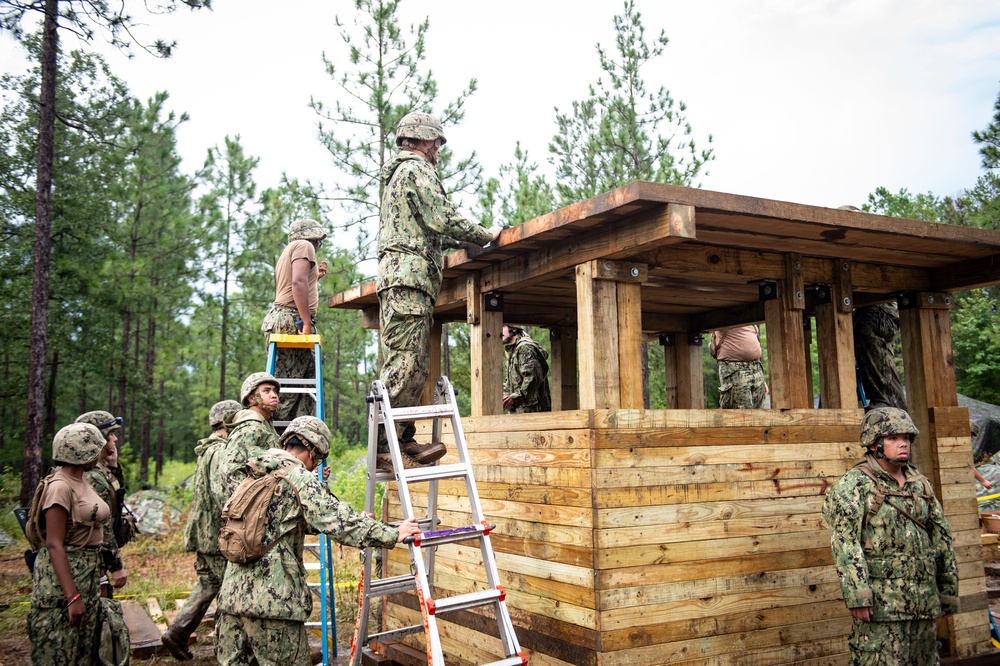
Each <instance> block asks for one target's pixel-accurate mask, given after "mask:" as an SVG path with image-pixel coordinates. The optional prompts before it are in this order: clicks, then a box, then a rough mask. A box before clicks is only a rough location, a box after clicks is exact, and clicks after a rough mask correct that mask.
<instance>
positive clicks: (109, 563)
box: [83, 462, 125, 572]
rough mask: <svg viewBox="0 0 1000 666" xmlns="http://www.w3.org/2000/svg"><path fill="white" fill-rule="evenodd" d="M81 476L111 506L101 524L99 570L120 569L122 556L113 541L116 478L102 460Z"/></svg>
mask: <svg viewBox="0 0 1000 666" xmlns="http://www.w3.org/2000/svg"><path fill="white" fill-rule="evenodd" d="M83 478H84V479H86V480H87V483H89V484H90V487H91V488H93V489H94V491H95V492H96V493H97V494H98V495H99V496H100V497H101V499H102V500H104V503H105V504H107V505H108V507H109V508H111V515H110V516H108V519H107V520H105V521H104V524H103V525H102V527H103V528H104V543H103V544H102V545H101V571H102V572H109V571H121V570H122V569H124V568H125V565H123V564H122V558H121V557H120V556H119V555H118V543H117V542H116V541H115V508H117V507H118V491H117V489H116V488H115V485H117V483H118V480H117V479H116V478H115V477H114V475H113V474H112V473H111V470H110V469H109V468H108V467H107V466H106V465H105V464H104V463H102V462H99V463H97V465H96V466H95V467H94V468H93V469H88V470H87V471H86V472H84V473H83ZM112 480H113V481H114V482H115V483H114V484H112Z"/></svg>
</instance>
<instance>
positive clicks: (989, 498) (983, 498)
mask: <svg viewBox="0 0 1000 666" xmlns="http://www.w3.org/2000/svg"><path fill="white" fill-rule="evenodd" d="M998 497H1000V493H993V494H992V495H986V496H985V497H977V498H976V501H977V502H985V501H986V500H991V499H996V498H998Z"/></svg>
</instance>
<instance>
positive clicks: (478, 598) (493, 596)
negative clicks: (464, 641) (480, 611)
mask: <svg viewBox="0 0 1000 666" xmlns="http://www.w3.org/2000/svg"><path fill="white" fill-rule="evenodd" d="M505 596H506V593H505V592H504V590H503V589H497V590H482V591H481V592H470V593H469V594H460V595H458V596H456V597H448V598H447V599H432V600H431V603H433V604H434V609H433V610H434V613H433V615H440V614H441V613H450V612H451V611H458V610H467V609H469V608H478V607H479V606H485V605H486V604H492V603H495V602H497V601H503V600H504V597H505Z"/></svg>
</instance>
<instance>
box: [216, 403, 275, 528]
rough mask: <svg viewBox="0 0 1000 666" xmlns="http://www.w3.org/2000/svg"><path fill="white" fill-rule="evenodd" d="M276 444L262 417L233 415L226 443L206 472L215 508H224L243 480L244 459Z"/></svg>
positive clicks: (248, 411)
mask: <svg viewBox="0 0 1000 666" xmlns="http://www.w3.org/2000/svg"><path fill="white" fill-rule="evenodd" d="M277 443H278V433H276V432H275V431H274V428H273V427H271V424H270V423H268V422H267V421H266V420H265V419H264V417H263V416H261V415H260V414H258V413H257V412H255V411H254V410H252V409H244V410H241V411H239V412H237V413H236V416H234V417H233V423H232V426H231V427H230V428H229V435H228V437H227V439H226V443H225V444H223V445H221V446H220V447H219V450H218V451H217V452H216V453H215V456H214V457H213V459H212V462H211V467H210V469H209V482H208V483H209V488H210V489H211V493H212V498H213V501H214V502H215V504H216V505H217V506H219V507H222V506H225V504H226V501H227V500H229V498H230V497H231V496H232V494H233V491H235V490H236V486H238V485H240V482H241V481H242V480H243V479H245V478H247V471H246V462H247V460H249V459H250V458H252V457H254V456H258V455H260V454H261V453H263V452H264V451H266V450H267V449H269V448H271V447H272V446H274V445H275V444H277ZM219 515H220V516H221V515H222V511H221V509H220V510H219Z"/></svg>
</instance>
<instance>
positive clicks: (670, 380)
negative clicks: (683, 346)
mask: <svg viewBox="0 0 1000 666" xmlns="http://www.w3.org/2000/svg"><path fill="white" fill-rule="evenodd" d="M678 335H685V336H686V335H687V333H686V332H685V333H666V334H663V338H662V339H663V342H664V344H663V371H664V381H663V385H664V388H665V389H666V393H667V394H666V396H665V398H666V400H665V404H664V406H665V407H666V408H667V409H677V408H678V405H679V401H678V399H677V349H676V347H677V342H676V338H677V336H678Z"/></svg>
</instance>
